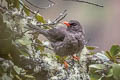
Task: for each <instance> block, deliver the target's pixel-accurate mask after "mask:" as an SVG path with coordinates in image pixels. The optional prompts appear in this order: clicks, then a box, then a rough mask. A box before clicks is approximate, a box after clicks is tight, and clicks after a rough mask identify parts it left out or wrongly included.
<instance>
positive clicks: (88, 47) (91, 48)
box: [86, 46, 96, 50]
mask: <svg viewBox="0 0 120 80" xmlns="http://www.w3.org/2000/svg"><path fill="white" fill-rule="evenodd" d="M86 48H87V49H88V50H94V49H96V47H93V46H86Z"/></svg>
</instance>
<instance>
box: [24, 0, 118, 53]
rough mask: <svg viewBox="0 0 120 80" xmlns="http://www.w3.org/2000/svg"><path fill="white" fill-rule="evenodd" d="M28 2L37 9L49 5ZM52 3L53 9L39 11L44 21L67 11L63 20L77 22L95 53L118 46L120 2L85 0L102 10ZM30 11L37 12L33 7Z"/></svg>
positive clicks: (59, 1) (40, 0) (37, 0)
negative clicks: (97, 5) (96, 48)
mask: <svg viewBox="0 0 120 80" xmlns="http://www.w3.org/2000/svg"><path fill="white" fill-rule="evenodd" d="M23 1H24V0H23ZM29 1H30V2H31V3H32V4H34V5H37V6H39V7H45V6H48V4H50V3H49V2H48V1H47V0H29ZM53 1H54V2H55V5H54V6H53V7H50V8H48V9H39V11H40V14H41V15H42V16H44V18H45V19H50V20H53V19H54V18H56V16H58V15H59V13H60V12H61V11H63V10H64V9H67V10H68V11H67V12H68V15H67V16H66V17H65V18H64V20H67V21H69V20H70V19H75V20H78V21H79V22H80V23H81V25H82V26H83V27H84V29H85V32H86V40H87V41H88V45H91V46H98V47H99V48H98V50H97V51H101V50H108V49H109V48H110V47H111V46H112V45H113V44H120V0H86V1H89V2H93V3H97V4H100V5H103V6H104V8H100V7H96V6H93V5H89V4H85V3H79V2H73V1H64V0H53ZM28 6H30V5H29V4H28ZM31 9H33V10H38V9H36V8H35V7H31ZM41 38H44V37H41Z"/></svg>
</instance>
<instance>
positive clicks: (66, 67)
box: [64, 61, 68, 69]
mask: <svg viewBox="0 0 120 80" xmlns="http://www.w3.org/2000/svg"><path fill="white" fill-rule="evenodd" d="M64 67H65V69H68V63H67V62H66V61H64Z"/></svg>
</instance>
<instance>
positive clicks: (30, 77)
mask: <svg viewBox="0 0 120 80" xmlns="http://www.w3.org/2000/svg"><path fill="white" fill-rule="evenodd" d="M25 77H26V78H29V79H35V77H34V76H31V75H25Z"/></svg>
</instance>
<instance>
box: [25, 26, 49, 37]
mask: <svg viewBox="0 0 120 80" xmlns="http://www.w3.org/2000/svg"><path fill="white" fill-rule="evenodd" d="M27 25H28V27H29V28H30V29H33V30H36V32H39V33H40V34H43V35H44V36H47V35H48V33H47V30H45V29H42V28H41V27H38V26H35V25H32V24H27Z"/></svg>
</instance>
